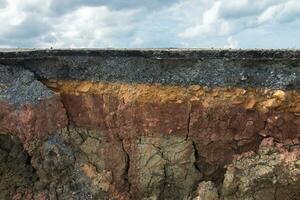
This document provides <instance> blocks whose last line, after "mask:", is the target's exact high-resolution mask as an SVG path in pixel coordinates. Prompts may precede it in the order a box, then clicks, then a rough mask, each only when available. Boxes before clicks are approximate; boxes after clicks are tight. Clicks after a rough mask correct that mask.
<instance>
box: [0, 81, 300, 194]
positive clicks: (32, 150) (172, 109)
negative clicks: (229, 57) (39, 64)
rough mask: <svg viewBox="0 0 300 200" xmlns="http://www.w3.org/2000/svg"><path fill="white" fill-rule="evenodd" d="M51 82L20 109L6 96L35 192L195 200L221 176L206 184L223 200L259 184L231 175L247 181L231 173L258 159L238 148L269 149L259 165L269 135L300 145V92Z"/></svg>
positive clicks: (6, 120) (1, 122)
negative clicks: (44, 93) (47, 93)
mask: <svg viewBox="0 0 300 200" xmlns="http://www.w3.org/2000/svg"><path fill="white" fill-rule="evenodd" d="M43 83H44V84H45V85H46V86H47V87H48V88H50V89H51V90H53V91H55V92H56V94H55V95H54V96H53V97H51V98H47V99H43V100H41V101H40V102H39V103H38V104H36V105H30V104H29V105H23V106H20V107H15V106H12V105H10V104H8V103H6V102H2V103H0V107H1V111H0V115H1V118H0V130H1V131H2V132H4V133H7V134H12V135H15V136H17V137H18V138H19V139H20V141H21V142H22V143H23V144H24V147H25V149H26V150H27V151H28V153H29V155H30V156H31V164H32V166H33V167H34V168H35V169H36V174H37V176H38V177H39V180H38V181H36V183H35V184H34V186H28V191H27V193H26V192H25V193H24V192H23V193H22V195H23V196H24V195H25V196H26V195H28V198H27V199H42V198H45V199H47V198H48V199H51V198H53V199H55V198H56V199H184V198H186V199H188V198H190V199H191V198H193V195H196V192H195V191H196V189H197V186H198V184H199V183H200V182H201V181H213V182H214V184H210V183H209V184H202V185H204V186H203V187H204V188H205V187H208V188H210V190H212V191H213V192H215V191H217V193H218V194H217V195H215V194H213V195H212V196H213V198H223V197H222V194H223V193H224V195H225V193H226V192H224V191H226V189H228V188H234V190H235V191H236V198H240V197H241V198H242V197H246V196H247V195H248V193H251V191H250V192H249V191H247V192H248V193H243V192H244V191H243V190H242V189H243V188H242V186H241V187H240V188H238V189H237V186H235V185H233V182H234V181H232V180H228V177H230V174H234V176H236V177H237V178H236V179H234V180H237V182H238V181H239V180H243V178H241V177H240V173H239V174H238V175H235V173H236V172H232V171H230V170H232V166H233V165H237V166H239V167H240V168H241V170H244V171H245V172H247V173H248V174H251V173H250V172H248V171H247V170H248V167H249V166H250V165H247V164H243V163H241V164H239V163H238V161H236V159H235V157H236V155H239V154H243V155H244V154H245V153H246V152H249V151H253V152H254V154H255V153H257V154H258V155H259V156H257V157H255V159H256V160H255V161H249V162H253V163H254V165H255V166H256V165H257V166H258V165H259V161H257V159H259V158H261V157H263V156H262V155H265V154H262V153H259V152H260V151H259V146H260V144H261V142H262V141H263V140H264V139H265V138H272V141H274V142H275V143H276V144H277V143H278V144H280V145H282V146H285V148H287V146H290V147H292V146H293V147H294V146H295V147H296V146H297V145H300V116H299V115H300V92H299V91H298V90H271V89H254V88H253V89H252V88H248V89H245V88H232V87H231V88H230V87H227V88H222V87H220V88H213V89H209V88H205V87H200V86H186V87H181V86H166V85H159V84H150V85H149V84H125V83H122V84H121V83H94V82H89V81H62V80H58V81H57V80H46V81H44V82H43ZM16 125H17V126H16ZM272 148H273V147H272ZM286 151H287V152H289V151H294V150H293V149H288V150H286ZM286 154H287V153H285V152H283V151H279V153H278V152H277V153H276V156H278V157H276V156H275V157H276V159H279V157H280V156H281V155H286ZM251 155H252V154H251ZM267 155H268V154H267ZM293 155H294V158H293V163H294V164H293V165H292V167H291V168H290V169H291V170H293V173H291V174H292V175H291V176H290V175H289V174H288V173H287V172H285V171H284V172H281V171H280V170H276V173H275V172H274V173H275V175H276V176H279V175H280V174H284V176H285V179H290V178H291V177H294V176H299V173H298V171H297V170H299V169H298V168H297V166H298V165H297V161H298V160H299V154H297V153H294V154H293ZM274 159H275V158H274ZM284 161H286V159H284ZM245 162H247V160H246V161H245ZM231 163H232V164H231ZM278 163H280V162H279V161H278ZM227 166H229V167H227ZM274 166H275V164H274ZM277 166H279V168H280V167H282V166H281V163H280V164H276V167H277ZM283 166H284V165H283ZM250 167H251V166H250ZM264 169H265V168H263V169H262V170H264ZM226 170H227V172H226ZM225 173H226V176H225V180H224V184H227V183H228V184H229V183H230V184H229V186H228V188H225V189H224V187H226V185H225V186H224V184H222V183H223V179H224V174H225ZM274 173H273V174H274ZM247 176H248V175H247ZM299 180H300V179H295V180H294V182H293V185H292V188H291V190H292V191H297V189H295V187H296V188H297V186H299ZM240 182H241V183H240V184H241V185H242V184H243V182H242V181H240ZM202 185H201V184H200V186H199V188H200V189H199V191H202V190H203V187H202ZM215 185H217V186H219V187H218V188H215ZM222 185H223V186H222ZM279 185H282V184H281V183H280V184H279ZM83 186H85V187H83ZM222 187H223V188H222ZM276 187H278V186H276ZM287 187H288V186H287ZM268 188H272V184H271V185H268ZM232 190H233V189H232ZM232 190H230V192H227V193H226V195H225V196H224V198H225V197H226V198H227V199H230V195H232V196H234V195H233V194H232V193H233V192H232ZM74 191H76V192H74ZM262 191H263V192H262V193H264V192H265V193H266V192H267V191H268V190H267V189H266V190H262ZM287 191H288V189H287ZM294 193H295V195H296V197H297V195H298V194H297V192H294ZM53 194H55V195H53ZM18 195H19V196H22V195H21V194H19V193H18V194H16V195H15V199H17V197H18ZM30 195H31V196H30ZM259 195H261V194H259ZM295 195H294V196H295ZM199 196H201V195H200V194H199ZM195 198H196V197H195ZM200 199H201V198H200ZM291 199H292V198H291Z"/></svg>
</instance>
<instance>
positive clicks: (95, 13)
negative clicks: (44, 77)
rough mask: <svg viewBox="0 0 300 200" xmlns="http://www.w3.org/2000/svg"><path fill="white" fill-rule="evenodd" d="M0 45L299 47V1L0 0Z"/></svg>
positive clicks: (19, 46)
mask: <svg viewBox="0 0 300 200" xmlns="http://www.w3.org/2000/svg"><path fill="white" fill-rule="evenodd" d="M0 27H1V28H0V48H21V47H22V48H51V47H52V48H83V47H84V48H300V0H0Z"/></svg>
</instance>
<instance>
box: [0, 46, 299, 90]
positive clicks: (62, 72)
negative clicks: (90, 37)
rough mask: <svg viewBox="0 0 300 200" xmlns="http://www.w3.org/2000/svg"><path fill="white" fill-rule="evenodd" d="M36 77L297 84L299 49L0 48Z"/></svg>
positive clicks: (0, 55) (3, 58) (3, 57)
mask: <svg viewBox="0 0 300 200" xmlns="http://www.w3.org/2000/svg"><path fill="white" fill-rule="evenodd" d="M0 63H2V64H8V65H18V66H22V67H24V68H26V69H29V70H30V71H32V72H34V73H35V74H36V75H37V76H38V77H39V78H40V79H66V80H70V79H71V80H90V81H96V82H98V81H99V82H100V81H104V82H128V83H161V84H168V85H193V84H196V85H202V86H208V87H216V86H234V87H255V88H285V89H298V88H299V85H300V51H299V50H203V49H202V50H201V49H131V50H126V49H115V50H114V49H100V50H99V49H95V50H92V49H75V50H30V49H29V50H2V51H1V50H0Z"/></svg>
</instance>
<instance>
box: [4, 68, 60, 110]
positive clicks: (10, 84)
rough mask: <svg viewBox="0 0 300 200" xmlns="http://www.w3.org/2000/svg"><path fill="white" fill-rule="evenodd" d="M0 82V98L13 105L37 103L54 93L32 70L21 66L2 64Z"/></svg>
mask: <svg viewBox="0 0 300 200" xmlns="http://www.w3.org/2000/svg"><path fill="white" fill-rule="evenodd" d="M0 84H1V85H0V100H4V101H8V102H9V103H10V104H13V105H21V104H25V103H30V104H37V103H38V102H39V101H40V100H42V99H45V98H50V97H51V96H53V94H54V92H53V91H51V90H49V89H48V88H47V87H46V86H44V85H43V84H42V83H41V82H39V81H37V80H36V79H35V77H34V74H33V73H32V72H30V71H28V70H24V69H21V68H19V67H10V66H3V65H0Z"/></svg>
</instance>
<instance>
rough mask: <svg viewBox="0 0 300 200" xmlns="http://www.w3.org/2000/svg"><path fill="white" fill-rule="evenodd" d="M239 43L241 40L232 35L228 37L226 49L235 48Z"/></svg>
mask: <svg viewBox="0 0 300 200" xmlns="http://www.w3.org/2000/svg"><path fill="white" fill-rule="evenodd" d="M238 45H239V42H238V41H237V40H235V39H234V38H233V37H232V36H230V37H229V38H227V44H226V45H225V46H224V48H226V49H235V48H237V47H238Z"/></svg>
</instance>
